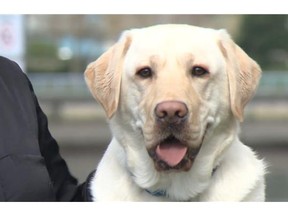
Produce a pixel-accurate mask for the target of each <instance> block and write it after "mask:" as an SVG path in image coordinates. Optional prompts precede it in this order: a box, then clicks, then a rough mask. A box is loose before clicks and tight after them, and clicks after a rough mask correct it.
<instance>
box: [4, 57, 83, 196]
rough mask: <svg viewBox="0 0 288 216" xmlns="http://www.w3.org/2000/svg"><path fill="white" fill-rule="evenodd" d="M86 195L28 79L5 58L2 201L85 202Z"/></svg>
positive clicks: (16, 66) (17, 67)
mask: <svg viewBox="0 0 288 216" xmlns="http://www.w3.org/2000/svg"><path fill="white" fill-rule="evenodd" d="M85 190H86V186H85V184H82V185H81V186H79V185H78V183H77V180H76V179H75V178H74V177H72V176H71V174H70V172H69V170H68V167H67V165H66V163H65V161H64V160H63V159H62V157H61V156H60V154H59V148H58V145H57V142H56V141H55V140H54V139H53V137H52V136H51V134H50V132H49V130H48V125H47V118H46V116H45V114H44V113H43V112H42V110H41V108H40V106H39V104H38V101H37V98H36V96H35V94H34V92H33V88H32V85H31V83H30V81H29V80H28V78H27V76H26V75H25V74H24V73H23V72H22V71H21V69H20V68H19V66H18V65H17V64H16V63H14V62H12V61H10V60H8V59H6V58H3V57H0V201H72V200H74V201H82V200H83V199H85V198H84V197H85Z"/></svg>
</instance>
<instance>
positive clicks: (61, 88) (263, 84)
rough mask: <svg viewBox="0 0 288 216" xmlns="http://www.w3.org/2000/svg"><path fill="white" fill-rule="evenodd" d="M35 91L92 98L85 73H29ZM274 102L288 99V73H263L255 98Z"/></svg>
mask: <svg viewBox="0 0 288 216" xmlns="http://www.w3.org/2000/svg"><path fill="white" fill-rule="evenodd" d="M28 77H29V78H30V80H31V82H32V84H33V87H34V90H35V92H36V94H37V96H38V97H39V98H40V99H41V100H45V101H47V100H52V101H55V100H63V101H67V100H68V101H70V100H72V101H78V100H79V101H83V100H91V99H92V96H91V94H90V92H89V90H88V88H87V86H86V84H85V81H84V76H83V73H51V74H44V73H33V74H32V73H31V74H29V73H28ZM257 97H259V98H264V99H265V100H273V99H275V98H288V71H287V72H272V71H266V72H263V75H262V78H261V81H260V84H259V88H258V90H257V93H256V95H255V98H256V99H257Z"/></svg>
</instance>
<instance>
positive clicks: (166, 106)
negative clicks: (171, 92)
mask: <svg viewBox="0 0 288 216" xmlns="http://www.w3.org/2000/svg"><path fill="white" fill-rule="evenodd" d="M187 114H188V108H187V106H186V104H185V103H183V102H179V101H164V102H161V103H159V104H157V106H156V108H155V115H156V117H157V118H158V119H159V120H162V121H165V122H168V123H176V124H177V123H180V122H181V120H183V119H185V117H186V116H187Z"/></svg>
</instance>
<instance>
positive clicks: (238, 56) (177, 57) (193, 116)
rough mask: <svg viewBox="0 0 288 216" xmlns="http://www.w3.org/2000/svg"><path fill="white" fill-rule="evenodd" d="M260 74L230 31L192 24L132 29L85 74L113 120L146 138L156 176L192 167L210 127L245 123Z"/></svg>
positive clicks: (91, 88)
mask: <svg viewBox="0 0 288 216" xmlns="http://www.w3.org/2000/svg"><path fill="white" fill-rule="evenodd" d="M259 77H260V68H259V67H258V65H257V64H256V63H255V62H254V61H253V60H252V59H250V58H249V57H248V56H247V55H246V54H245V53H244V52H243V51H242V50H241V49H240V48H239V47H238V46H237V45H236V44H235V43H234V42H233V41H232V40H231V39H230V38H229V36H228V35H227V33H226V32H225V31H223V30H222V31H221V30H220V31H216V30H212V29H205V28H199V27H193V26H188V25H160V26H154V27H149V28H144V29H135V30H131V31H127V32H125V33H124V34H123V36H122V37H121V39H120V40H119V42H118V43H117V44H115V45H114V46H113V47H112V48H110V50H108V51H107V52H106V53H104V54H103V55H102V56H101V57H100V58H99V59H98V60H96V61H95V62H93V63H91V64H90V65H89V67H88V68H87V70H86V72H85V78H86V81H87V84H88V86H89V88H90V90H91V92H92V94H93V95H94V97H95V98H96V99H97V100H98V101H99V102H100V103H101V104H102V106H103V107H104V109H105V111H106V113H107V116H108V117H109V118H112V117H113V115H114V114H115V116H117V118H118V119H120V121H121V123H122V124H123V130H124V128H126V127H125V125H130V126H131V127H127V128H130V132H129V133H133V130H134V133H135V134H138V135H137V137H138V138H139V139H140V140H144V142H140V141H139V144H141V145H143V144H144V145H145V147H146V149H147V153H148V154H149V155H150V157H151V159H152V160H153V162H154V165H155V168H156V170H158V171H167V170H176V171H188V170H190V168H191V166H192V165H193V161H194V159H195V157H196V156H197V154H198V152H199V150H200V148H201V146H202V145H203V142H204V140H205V135H206V133H207V130H213V128H216V127H217V126H218V125H220V124H221V123H223V122H227V121H229V120H231V119H238V120H240V121H241V120H242V119H243V109H244V107H245V105H246V103H247V102H248V101H249V100H250V98H251V97H252V95H253V93H254V91H255V88H256V86H257V83H258V80H259ZM120 127H121V126H120ZM131 136H132V135H131Z"/></svg>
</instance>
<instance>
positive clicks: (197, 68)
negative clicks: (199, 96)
mask: <svg viewBox="0 0 288 216" xmlns="http://www.w3.org/2000/svg"><path fill="white" fill-rule="evenodd" d="M208 73H209V72H208V71H207V70H206V69H205V68H203V67H200V66H195V67H193V68H192V75H193V76H196V77H201V76H203V75H205V74H208Z"/></svg>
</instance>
